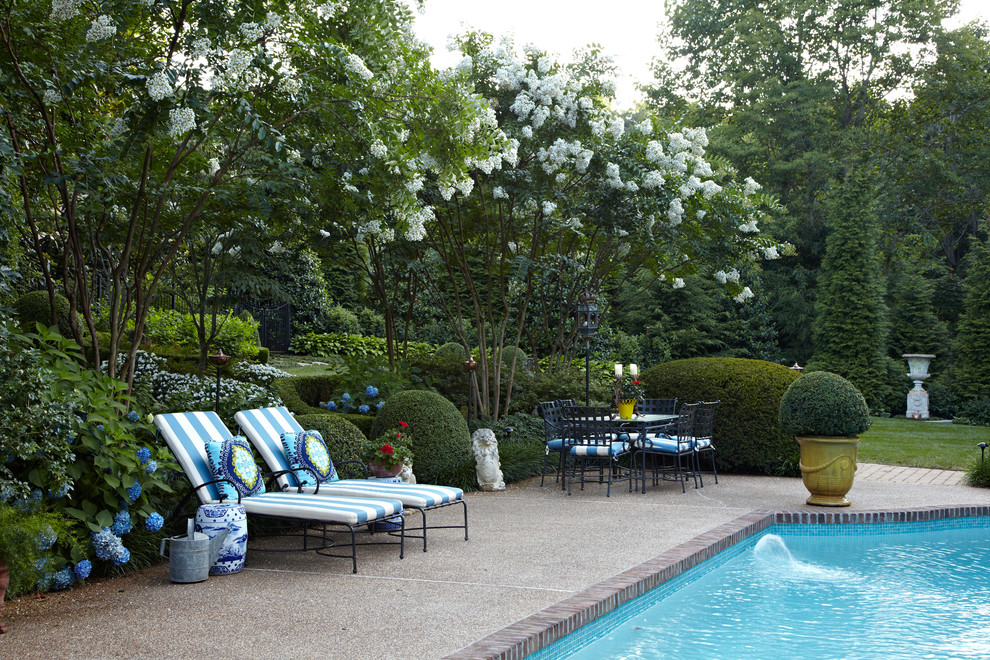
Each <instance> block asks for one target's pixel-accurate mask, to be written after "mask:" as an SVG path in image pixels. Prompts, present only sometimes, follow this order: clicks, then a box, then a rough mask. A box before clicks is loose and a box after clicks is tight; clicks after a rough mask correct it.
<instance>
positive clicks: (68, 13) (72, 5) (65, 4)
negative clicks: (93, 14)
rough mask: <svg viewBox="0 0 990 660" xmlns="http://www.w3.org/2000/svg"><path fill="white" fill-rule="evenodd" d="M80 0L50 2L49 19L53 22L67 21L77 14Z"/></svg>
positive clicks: (53, 0) (55, 0)
mask: <svg viewBox="0 0 990 660" xmlns="http://www.w3.org/2000/svg"><path fill="white" fill-rule="evenodd" d="M81 4H82V0H52V12H51V14H50V15H49V18H50V19H51V20H53V21H67V20H69V19H70V18H73V17H74V16H76V15H77V14H78V13H79V6H80V5H81Z"/></svg>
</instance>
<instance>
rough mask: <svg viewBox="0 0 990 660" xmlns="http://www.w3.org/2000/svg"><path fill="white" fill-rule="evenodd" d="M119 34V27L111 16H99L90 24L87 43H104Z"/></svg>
mask: <svg viewBox="0 0 990 660" xmlns="http://www.w3.org/2000/svg"><path fill="white" fill-rule="evenodd" d="M115 34H117V26H116V25H114V23H113V19H112V18H110V17H109V16H106V15H103V16H97V17H96V20H95V21H93V22H92V23H90V24H89V29H88V30H87V31H86V41H102V40H103V39H109V38H110V37H112V36H113V35H115Z"/></svg>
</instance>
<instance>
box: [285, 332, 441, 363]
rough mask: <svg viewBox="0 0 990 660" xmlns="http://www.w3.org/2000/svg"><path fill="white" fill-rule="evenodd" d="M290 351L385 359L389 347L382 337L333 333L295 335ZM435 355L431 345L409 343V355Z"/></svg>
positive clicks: (316, 354) (323, 355)
mask: <svg viewBox="0 0 990 660" xmlns="http://www.w3.org/2000/svg"><path fill="white" fill-rule="evenodd" d="M289 349H290V350H291V351H292V352H293V353H296V354H299V355H315V356H318V357H333V356H341V357H348V358H366V357H385V356H387V355H388V346H387V345H386V343H385V339H384V338H382V337H362V336H361V335H338V334H333V333H328V334H320V335H318V334H315V333H312V332H310V333H307V334H305V335H294V336H293V337H292V342H291V344H290V346H289ZM431 353H433V347H432V346H431V345H429V344H423V343H418V342H410V343H409V355H410V356H415V355H428V354H431Z"/></svg>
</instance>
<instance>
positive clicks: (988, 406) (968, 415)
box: [952, 397, 990, 426]
mask: <svg viewBox="0 0 990 660" xmlns="http://www.w3.org/2000/svg"><path fill="white" fill-rule="evenodd" d="M952 421H953V422H954V423H956V424H969V425H970V426H990V397H983V398H979V399H972V400H970V401H967V402H966V403H964V404H963V405H961V406H959V412H958V413H956V416H955V417H954V418H953V420H952Z"/></svg>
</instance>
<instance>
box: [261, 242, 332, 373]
mask: <svg viewBox="0 0 990 660" xmlns="http://www.w3.org/2000/svg"><path fill="white" fill-rule="evenodd" d="M268 273H269V275H270V276H271V277H272V278H274V279H275V280H276V281H277V282H278V283H279V285H280V286H281V287H282V289H283V290H284V291H285V294H286V296H287V298H288V299H289V300H291V301H292V310H293V312H292V334H293V335H294V336H297V335H303V334H306V333H314V332H326V331H327V330H328V321H329V312H330V308H331V302H330V295H329V293H328V292H327V285H326V280H324V278H323V272H322V270H321V269H320V260H319V258H318V257H317V255H316V253H315V252H314V251H313V250H311V249H309V248H302V249H301V250H299V251H298V252H294V253H284V252H279V253H277V254H272V255H270V256H269V258H268ZM308 354H310V355H317V354H316V353H308Z"/></svg>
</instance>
